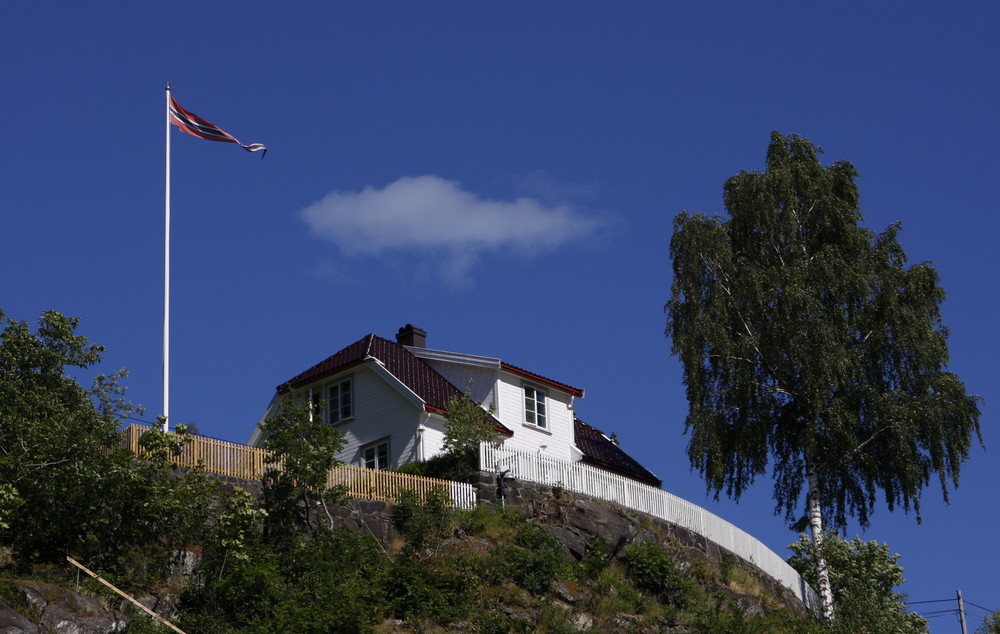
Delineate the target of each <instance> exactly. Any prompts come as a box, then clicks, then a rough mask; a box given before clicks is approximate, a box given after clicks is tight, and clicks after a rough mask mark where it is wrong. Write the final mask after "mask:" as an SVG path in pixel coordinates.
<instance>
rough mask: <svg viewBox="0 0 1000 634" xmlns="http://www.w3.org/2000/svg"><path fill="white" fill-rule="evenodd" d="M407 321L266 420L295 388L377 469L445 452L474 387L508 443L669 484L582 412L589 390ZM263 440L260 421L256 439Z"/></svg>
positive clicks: (288, 387)
mask: <svg viewBox="0 0 1000 634" xmlns="http://www.w3.org/2000/svg"><path fill="white" fill-rule="evenodd" d="M426 343H427V333H426V332H425V331H423V330H421V329H420V328H416V327H414V326H412V325H409V324H407V325H406V326H404V327H403V328H400V329H399V332H398V333H397V334H396V341H389V340H387V339H383V338H382V337H379V336H377V335H374V334H370V335H367V336H365V337H363V338H362V339H360V340H359V341H356V342H355V343H352V344H351V345H349V346H347V347H346V348H344V349H342V350H340V351H339V352H337V353H335V354H334V355H332V356H330V357H329V358H327V359H325V360H323V361H321V362H320V363H318V364H316V365H314V366H313V367H311V368H309V369H308V370H306V371H304V372H302V373H301V374H299V375H298V376H295V377H293V378H292V379H290V380H288V381H286V382H284V383H282V384H281V385H279V386H278V387H277V388H276V390H275V394H274V398H273V399H272V400H271V403H270V405H269V406H268V408H267V410H266V411H265V412H264V415H263V416H262V417H261V421H263V420H265V419H266V418H268V417H269V416H272V415H273V414H274V413H276V411H277V408H278V406H279V405H280V403H281V401H282V400H283V399H285V398H288V397H289V395H291V394H292V393H296V394H300V395H302V396H303V397H308V398H310V399H311V400H312V401H314V402H317V403H319V402H323V403H325V407H324V408H323V411H322V414H321V415H322V416H323V417H324V419H325V421H326V422H327V423H329V424H331V425H336V426H338V427H339V428H340V429H341V430H342V431H343V432H344V438H345V441H346V442H345V445H344V449H343V450H342V452H341V454H340V455H339V456H337V457H338V459H340V460H342V461H343V462H345V463H347V464H354V465H359V466H363V467H368V468H372V469H389V468H394V467H398V466H401V465H404V464H406V463H408V462H412V461H414V460H425V459H427V458H430V457H432V456H434V455H436V454H438V453H440V452H441V451H442V445H443V442H444V434H445V418H444V414H445V412H446V411H447V409H446V408H447V403H448V401H449V400H450V399H451V398H452V397H454V396H460V395H461V394H462V393H463V392H464V391H465V390H467V389H468V388H469V386H470V385H471V388H472V398H474V399H475V400H476V401H478V402H481V403H483V405H484V406H485V407H487V408H489V407H490V406H492V408H493V415H494V423H495V425H496V429H497V431H498V432H499V433H500V434H501V436H502V437H503V444H504V447H508V448H513V449H520V450H527V451H532V452H540V453H543V454H544V455H547V456H550V457H553V458H558V459H561V460H568V461H572V462H581V461H582V462H586V463H589V464H591V465H593V466H597V467H599V468H602V469H605V470H608V471H612V472H614V473H617V474H619V475H623V476H626V477H628V478H631V479H634V480H637V481H639V482H643V483H645V484H651V485H653V486H655V487H659V486H660V485H661V481H660V480H659V478H657V477H656V476H655V475H653V474H652V473H651V472H649V471H648V470H647V469H645V468H644V467H643V466H642V465H640V464H639V463H638V462H636V461H635V460H633V459H632V458H631V457H630V456H629V455H628V454H626V453H625V452H624V451H622V450H621V449H620V448H619V447H618V446H617V445H616V444H615V443H613V442H612V441H611V440H610V439H609V438H608V437H607V436H605V435H604V434H603V433H601V432H600V431H598V430H597V429H596V428H594V427H591V426H590V425H588V424H586V423H584V422H583V421H581V420H579V419H578V418H576V415H575V410H574V404H575V402H576V399H578V398H583V394H584V392H583V390H582V389H580V388H575V387H572V386H569V385H566V384H564V383H560V382H559V381H555V380H553V379H549V378H546V377H544V376H542V375H539V374H535V373H533V372H529V371H528V370H524V369H521V368H519V367H517V366H514V365H511V364H509V363H506V362H504V361H502V360H500V359H495V358H492V357H481V356H476V355H471V354H464V353H458V352H445V351H443V350H432V349H430V348H427V346H426ZM262 442H263V439H262V438H261V432H260V427H259V426H258V427H257V428H255V429H254V432H253V435H252V436H251V437H250V444H251V445H256V446H259V445H261V444H262Z"/></svg>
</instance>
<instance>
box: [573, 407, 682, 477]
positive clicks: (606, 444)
mask: <svg viewBox="0 0 1000 634" xmlns="http://www.w3.org/2000/svg"><path fill="white" fill-rule="evenodd" d="M573 423H574V426H573V427H574V429H573V431H574V440H575V441H576V446H577V448H578V449H579V450H580V451H582V452H583V456H584V458H583V461H584V462H589V463H591V464H594V465H597V466H599V467H603V468H605V469H607V470H608V471H613V472H615V473H617V474H619V475H623V476H626V477H629V478H632V479H634V480H639V481H640V482H644V483H646V484H649V485H652V486H654V487H660V486H662V485H663V481H662V480H660V479H659V478H657V477H656V476H655V475H654V474H653V473H652V472H650V471H649V470H648V469H646V468H645V467H643V466H642V465H641V464H639V463H638V462H636V461H635V460H633V459H632V457H631V456H629V455H628V454H627V453H625V452H624V451H622V450H621V448H620V447H619V446H618V445H616V444H615V443H614V442H612V441H611V439H610V438H608V437H607V436H605V435H604V434H603V433H602V432H601V431H600V430H598V429H597V428H596V427H591V426H590V425H588V424H587V423H585V422H583V421H582V420H580V419H579V418H577V419H575V420H574V421H573Z"/></svg>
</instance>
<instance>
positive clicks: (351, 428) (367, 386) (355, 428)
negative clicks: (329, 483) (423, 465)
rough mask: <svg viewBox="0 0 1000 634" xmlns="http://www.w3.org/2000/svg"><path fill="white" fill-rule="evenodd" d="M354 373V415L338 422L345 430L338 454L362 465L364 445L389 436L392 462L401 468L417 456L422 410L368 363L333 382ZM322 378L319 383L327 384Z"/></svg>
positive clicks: (392, 465)
mask: <svg viewBox="0 0 1000 634" xmlns="http://www.w3.org/2000/svg"><path fill="white" fill-rule="evenodd" d="M347 376H350V377H351V378H352V381H353V385H352V388H353V398H354V418H353V419H351V420H350V421H348V422H345V423H341V424H339V425H337V428H338V429H340V430H341V431H342V432H344V441H345V443H344V448H343V450H342V451H341V452H340V453H339V454H338V455H337V458H338V459H339V460H342V461H343V462H345V463H347V464H350V465H355V466H361V448H362V447H364V446H366V445H368V444H371V443H373V442H375V441H377V440H381V439H383V438H389V464H390V466H391V467H398V466H400V465H401V464H405V463H406V462H409V461H410V460H413V459H415V457H416V440H417V439H416V430H417V423H418V422H419V421H420V414H421V411H420V409H418V408H416V407H414V405H413V403H411V402H410V401H408V400H407V399H406V398H404V397H403V396H402V395H401V394H400V393H399V391H397V390H396V389H394V388H393V387H392V386H391V385H389V384H387V383H386V382H385V381H384V380H382V378H381V377H380V376H378V375H377V374H376V373H375V372H374V371H372V369H371V368H369V367H368V366H364V365H362V366H357V367H355V368H354V369H353V370H352V371H351V372H347V373H344V374H341V375H338V376H336V377H331V379H330V381H334V380H343V379H344V378H346V377H347ZM326 382H327V381H321V382H319V383H317V385H323V384H325V383H326Z"/></svg>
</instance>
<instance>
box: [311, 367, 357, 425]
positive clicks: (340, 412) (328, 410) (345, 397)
mask: <svg viewBox="0 0 1000 634" xmlns="http://www.w3.org/2000/svg"><path fill="white" fill-rule="evenodd" d="M309 402H310V405H311V412H319V411H321V410H322V412H323V421H324V422H327V423H331V424H332V423H340V422H343V421H345V420H347V419H349V418H354V398H353V395H352V390H351V379H350V378H347V379H343V380H341V381H337V382H336V383H330V384H328V385H324V386H322V387H318V388H314V389H311V390H309ZM310 416H312V414H311V413H310Z"/></svg>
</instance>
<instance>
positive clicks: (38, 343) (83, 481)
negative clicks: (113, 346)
mask: <svg viewBox="0 0 1000 634" xmlns="http://www.w3.org/2000/svg"><path fill="white" fill-rule="evenodd" d="M0 323H2V326H3V332H2V334H0V482H2V483H3V486H2V487H0V542H3V543H6V544H8V545H9V546H10V547H11V548H12V549H13V550H14V551H15V553H16V554H17V559H18V561H19V562H20V563H21V564H22V565H27V564H28V563H30V562H32V561H37V560H61V559H62V556H63V555H64V554H66V553H73V554H75V555H77V556H80V557H84V558H85V559H86V560H87V561H88V563H89V564H91V565H93V566H95V567H96V566H105V567H108V566H110V567H117V568H119V569H121V568H122V567H125V566H127V565H129V564H130V560H132V562H131V563H134V560H135V559H136V557H135V556H134V553H135V552H136V549H137V548H140V545H142V544H143V543H144V542H145V543H148V542H149V541H150V538H151V537H156V538H159V540H160V544H161V545H162V544H164V543H166V544H170V543H177V542H183V541H186V540H187V539H189V536H190V534H191V532H194V531H195V528H194V524H196V523H197V522H198V521H199V520H203V519H204V518H205V515H204V514H203V513H202V512H201V511H204V510H205V509H206V508H207V505H206V504H205V503H204V499H205V497H204V495H205V494H206V487H205V486H204V482H203V481H200V480H198V478H197V477H192V478H167V477H165V475H166V472H167V471H168V470H169V463H168V462H167V461H166V459H167V457H168V456H167V455H166V454H164V453H162V452H161V453H160V454H159V457H160V459H158V460H154V461H145V462H140V463H136V462H135V461H134V456H133V455H132V454H131V453H129V452H127V451H123V450H119V451H112V448H113V447H114V445H115V443H116V440H117V429H118V427H119V425H120V423H121V421H122V419H123V418H124V417H125V416H128V415H131V414H133V413H135V412H136V411H138V408H136V407H134V406H132V405H131V404H130V403H128V401H126V400H125V398H124V388H123V387H122V386H121V385H120V384H119V383H118V381H119V379H121V378H122V377H123V376H125V372H124V371H120V372H118V373H116V374H114V375H111V376H104V375H99V376H97V377H96V379H95V380H94V384H93V387H91V388H90V389H85V388H83V387H82V386H81V385H80V384H79V383H78V382H77V380H76V379H75V378H74V377H73V376H72V375H71V374H70V370H85V369H88V368H90V367H91V366H93V365H95V364H97V363H99V362H100V360H101V354H102V352H103V350H104V349H103V348H102V347H101V346H98V345H93V344H90V343H89V342H88V341H87V338H86V337H84V336H81V335H77V334H76V328H77V326H78V323H79V320H78V319H75V318H71V317H65V316H63V315H60V314H59V313H57V312H51V311H50V312H46V313H43V314H42V316H41V318H40V319H39V321H38V327H37V330H35V331H32V329H31V328H30V327H29V326H28V325H27V324H26V323H25V322H19V321H13V320H10V319H7V318H6V317H5V316H4V315H3V313H2V311H0ZM150 440H152V437H150ZM187 504H193V507H194V510H191V509H188V508H186V506H187ZM173 513H176V516H175V515H173ZM178 518H179V519H178ZM129 553H132V554H131V555H130V554H129Z"/></svg>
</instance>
